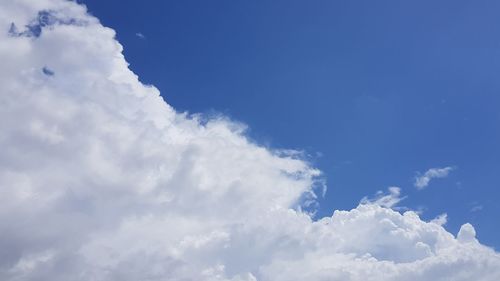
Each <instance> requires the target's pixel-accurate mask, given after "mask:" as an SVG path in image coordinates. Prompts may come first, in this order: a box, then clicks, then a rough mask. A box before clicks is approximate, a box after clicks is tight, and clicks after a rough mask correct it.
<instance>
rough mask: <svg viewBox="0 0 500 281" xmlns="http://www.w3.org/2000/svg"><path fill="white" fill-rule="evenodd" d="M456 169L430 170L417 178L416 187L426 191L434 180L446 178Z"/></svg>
mask: <svg viewBox="0 0 500 281" xmlns="http://www.w3.org/2000/svg"><path fill="white" fill-rule="evenodd" d="M454 169H455V168H453V167H445V168H432V169H429V170H427V172H425V173H424V174H423V175H419V176H417V177H415V183H414V185H415V187H416V188H418V189H424V188H426V187H427V186H428V185H429V183H430V182H431V180H432V179H438V178H446V177H447V176H448V174H449V173H450V172H451V171H453V170H454Z"/></svg>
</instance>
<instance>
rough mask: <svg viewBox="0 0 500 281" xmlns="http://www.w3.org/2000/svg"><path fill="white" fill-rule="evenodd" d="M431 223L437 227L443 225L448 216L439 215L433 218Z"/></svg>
mask: <svg viewBox="0 0 500 281" xmlns="http://www.w3.org/2000/svg"><path fill="white" fill-rule="evenodd" d="M431 222H432V223H435V224H437V225H445V224H446V223H447V222H448V214H446V213H444V214H441V215H439V216H437V217H436V218H434V219H433V220H431Z"/></svg>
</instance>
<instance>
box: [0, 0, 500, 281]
mask: <svg viewBox="0 0 500 281" xmlns="http://www.w3.org/2000/svg"><path fill="white" fill-rule="evenodd" d="M0 26H1V27H3V28H0V61H1V62H2V64H1V65H0V104H1V106H0V119H1V120H2V122H0V145H1V147H2V150H0V249H1V251H0V279H1V280H9V281H21V280H22V281H30V280H55V281H57V280H65V281H68V280H70V281H71V280H97V281H100V280H107V281H113V280H120V281H127V280H130V281H132V280H134V281H135V280H169V281H172V280H209V281H222V280H225V281H229V280H231V281H254V280H262V281H266V280H272V281H280V280H287V281H293V280H343V281H345V280H353V281H354V280H389V281H390V280H455V281H460V280H464V281H465V280H484V281H490V280H491V281H493V280H500V255H499V254H498V253H496V252H495V251H494V250H492V249H490V248H487V247H485V246H483V245H481V244H480V243H479V242H478V241H477V239H476V238H475V230H474V228H473V227H472V225H469V224H466V225H464V226H463V227H462V229H461V230H460V232H459V233H458V237H457V238H456V237H455V236H454V235H452V234H450V233H449V232H447V231H446V230H445V229H444V228H443V227H442V226H440V225H439V224H436V223H431V222H425V221H422V220H421V219H420V218H419V217H418V215H417V214H416V213H414V212H411V211H408V212H405V213H403V214H401V213H399V212H396V211H394V210H392V209H390V208H389V207H391V206H394V204H393V202H394V199H391V198H392V197H389V199H387V200H386V199H383V200H382V199H376V200H375V201H374V202H378V203H377V204H361V205H360V206H358V207H357V208H355V209H353V210H350V211H335V212H334V213H333V215H332V216H331V217H325V218H322V219H320V220H313V219H312V218H311V216H310V215H309V214H308V213H306V212H302V211H301V209H300V208H298V207H297V206H299V207H300V206H301V205H302V204H303V203H304V202H309V201H310V200H312V199H314V196H313V194H314V191H315V189H314V187H315V186H318V183H321V178H320V176H321V174H320V172H319V171H318V170H317V169H315V168H313V167H311V166H310V165H309V164H308V163H307V161H305V160H303V159H301V157H300V154H298V153H296V152H293V151H273V150H270V149H266V148H264V147H261V146H259V145H256V144H254V143H252V142H251V141H249V140H248V139H247V138H246V137H245V134H244V126H242V125H241V124H238V123H235V122H232V121H230V120H228V119H225V118H215V119H208V120H207V119H204V118H202V117H197V116H188V115H186V114H182V113H178V112H176V111H175V110H174V109H173V108H172V107H170V106H169V105H168V104H167V103H166V102H165V101H164V100H163V99H162V97H161V96H160V95H159V92H158V90H157V89H156V88H154V87H153V86H149V85H144V84H141V83H140V82H139V80H138V78H137V76H136V75H135V74H134V73H132V72H131V71H130V70H129V69H128V65H127V63H126V61H125V59H124V57H123V55H122V47H121V45H120V44H119V43H118V42H117V41H116V40H115V39H114V36H115V33H114V31H113V30H112V29H109V28H106V27H103V26H102V25H101V24H100V23H99V21H98V20H97V19H96V18H94V17H93V16H91V15H89V14H87V12H86V9H85V7H84V6H81V5H78V4H76V3H75V2H72V1H64V0H37V1H31V0H15V1H2V2H0ZM2 30H3V31H2ZM44 69H45V70H46V71H44ZM48 70H50V73H52V74H47V72H48ZM319 185H320V184H319ZM390 193H391V194H392V195H391V196H393V197H399V191H398V190H396V189H392V191H391V190H390ZM381 198H383V196H382V197H381ZM382 203H383V204H382ZM308 204H309V203H308ZM381 205H382V206H381ZM384 206H385V207H384Z"/></svg>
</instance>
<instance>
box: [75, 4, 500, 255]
mask: <svg viewBox="0 0 500 281" xmlns="http://www.w3.org/2000/svg"><path fill="white" fill-rule="evenodd" d="M79 2H82V3H85V4H86V5H87V6H88V8H89V10H90V12H91V13H92V14H94V15H96V16H97V17H98V18H99V19H100V20H101V21H102V22H103V24H104V25H106V26H110V27H112V28H113V29H115V30H116V31H117V38H118V40H119V41H120V42H121V43H122V44H123V45H124V48H125V50H124V52H125V56H126V58H127V60H128V61H129V62H130V64H131V68H132V70H134V71H135V72H136V73H137V74H138V75H139V77H141V80H142V81H143V82H145V83H150V84H154V85H155V86H156V87H158V88H159V89H160V91H161V93H162V95H163V96H164V97H165V99H166V100H167V101H168V103H169V104H171V105H172V106H174V108H176V109H177V110H182V111H189V112H192V113H196V112H204V113H212V112H222V113H223V114H225V115H228V116H230V117H232V118H234V119H236V120H239V121H242V122H244V123H246V124H248V125H249V127H250V131H249V134H250V136H251V137H252V138H253V139H255V140H256V141H257V142H259V143H261V144H265V145H268V146H271V147H275V148H295V149H300V150H305V151H306V152H307V153H308V154H310V155H311V161H313V162H314V163H315V166H317V167H318V168H320V169H321V170H322V171H323V172H324V175H325V177H326V179H327V182H328V192H327V194H326V196H325V198H323V199H321V200H320V201H321V207H320V210H319V213H318V216H327V215H331V212H332V210H334V209H351V208H353V207H355V206H356V205H357V204H358V202H359V200H360V199H361V198H363V197H364V196H371V195H373V194H374V193H375V192H376V191H377V190H386V188H387V187H389V186H398V187H401V189H402V194H403V195H404V196H408V197H407V198H406V199H405V200H404V201H402V202H401V203H400V205H402V206H406V207H409V208H411V209H422V210H423V213H422V217H423V218H424V219H432V218H434V217H436V216H437V215H439V214H441V213H447V214H448V223H447V225H446V228H447V229H449V230H450V231H451V232H452V233H456V232H457V231H458V229H459V227H460V225H461V224H463V223H465V222H471V223H472V224H473V225H474V226H475V228H476V230H477V232H478V237H479V239H480V240H481V241H482V243H484V244H486V245H490V246H494V247H495V248H496V249H499V248H500V241H499V240H498V235H497V234H498V232H499V231H500V225H499V224H498V223H497V221H498V216H499V215H500V205H499V204H497V202H496V201H497V200H498V197H499V195H500V191H498V188H499V187H500V183H499V178H498V174H499V171H500V149H499V148H498V145H499V143H500V111H499V110H498V108H499V106H500V95H499V91H500V82H499V79H498V78H497V77H498V75H499V74H500V17H498V11H499V9H500V3H499V2H497V1H439V2H436V1H412V2H409V1H307V2H306V1H123V0H122V1H118V0H109V1H93V0H89V1H87V0H85V1H79ZM138 33H140V34H141V36H138ZM444 167H453V168H454V169H453V170H452V171H451V172H450V173H449V175H448V176H447V177H446V178H439V179H433V180H432V181H431V182H430V184H429V185H428V186H427V187H426V188H425V189H422V190H418V189H417V188H416V187H415V186H414V181H415V176H416V174H417V172H420V173H422V174H423V173H424V172H425V171H427V170H428V169H430V168H444Z"/></svg>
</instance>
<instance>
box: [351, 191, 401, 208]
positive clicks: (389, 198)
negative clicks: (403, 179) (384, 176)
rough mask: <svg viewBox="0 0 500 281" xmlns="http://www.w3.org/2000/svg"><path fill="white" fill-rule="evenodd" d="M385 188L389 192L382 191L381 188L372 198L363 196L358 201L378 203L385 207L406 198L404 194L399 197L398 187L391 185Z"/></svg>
mask: <svg viewBox="0 0 500 281" xmlns="http://www.w3.org/2000/svg"><path fill="white" fill-rule="evenodd" d="M387 190H388V191H389V193H384V192H383V191H382V190H379V191H377V193H376V194H375V197H373V198H368V197H364V198H363V199H361V201H360V203H361V204H369V205H378V206H381V207H385V208H393V207H395V206H396V205H397V204H398V203H399V202H401V201H402V200H404V199H405V198H406V196H405V197H401V188H399V187H396V186H391V187H389V188H388V189H387Z"/></svg>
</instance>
